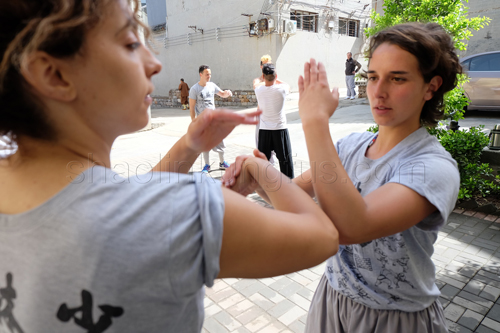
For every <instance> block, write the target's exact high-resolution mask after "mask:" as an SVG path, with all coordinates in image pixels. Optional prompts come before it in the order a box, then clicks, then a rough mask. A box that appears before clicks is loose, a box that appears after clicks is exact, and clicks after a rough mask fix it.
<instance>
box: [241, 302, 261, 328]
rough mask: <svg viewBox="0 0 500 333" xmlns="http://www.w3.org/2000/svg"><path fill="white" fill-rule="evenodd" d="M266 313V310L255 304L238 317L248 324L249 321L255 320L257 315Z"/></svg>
mask: <svg viewBox="0 0 500 333" xmlns="http://www.w3.org/2000/svg"><path fill="white" fill-rule="evenodd" d="M264 314H265V312H264V310H262V309H261V308H259V307H257V306H254V307H251V308H250V309H248V310H246V311H245V312H243V313H242V314H240V315H238V316H236V319H238V321H239V322H241V323H242V324H243V325H247V324H248V323H249V322H251V321H253V320H254V319H256V318H257V317H260V316H262V315H264Z"/></svg>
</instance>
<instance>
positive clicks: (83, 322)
mask: <svg viewBox="0 0 500 333" xmlns="http://www.w3.org/2000/svg"><path fill="white" fill-rule="evenodd" d="M92 307H93V300H92V294H91V293H90V292H88V291H87V290H82V305H81V306H77V307H75V308H69V307H68V306H67V305H66V303H63V304H61V306H60V307H59V310H58V311H57V315H56V316H57V319H59V320H60V321H62V322H68V321H70V320H71V319H73V321H74V323H75V324H76V325H78V326H80V327H82V328H85V329H86V330H87V333H102V332H104V331H105V330H107V329H108V328H109V327H110V326H111V325H112V324H113V322H112V318H113V317H120V316H121V315H123V313H124V310H123V308H121V307H118V306H112V305H99V306H98V307H99V309H101V311H102V313H103V314H102V315H101V316H100V317H99V320H98V321H97V322H96V323H94V319H93V318H92ZM77 314H80V317H77V316H76V315H77Z"/></svg>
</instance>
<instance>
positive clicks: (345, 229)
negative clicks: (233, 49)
mask: <svg viewBox="0 0 500 333" xmlns="http://www.w3.org/2000/svg"><path fill="white" fill-rule="evenodd" d="M368 57H369V66H368V85H367V95H368V99H369V101H370V107H371V111H372V115H373V117H374V119H375V122H376V123H377V124H378V125H379V132H378V133H376V134H373V133H369V132H365V133H353V134H351V135H349V136H347V137H345V138H342V139H340V140H339V141H338V142H337V143H335V144H334V143H333V142H332V139H331V136H330V128H329V126H328V122H329V119H330V117H331V116H332V114H333V113H334V111H335V109H336V108H337V106H338V98H339V94H338V90H337V89H334V90H333V92H330V91H329V88H328V80H327V76H326V71H325V67H324V66H323V64H321V63H319V64H317V63H316V62H315V61H314V60H313V59H312V60H311V62H310V63H306V65H305V68H304V77H300V78H299V93H300V99H299V112H300V117H301V119H302V126H303V128H304V133H305V138H306V142H307V149H308V153H309V158H310V161H311V166H315V167H314V168H312V169H311V170H308V171H306V173H305V174H303V175H301V176H299V177H297V178H295V179H294V182H295V183H296V184H298V185H299V186H301V187H302V189H304V190H305V191H306V192H307V193H309V194H310V195H311V196H316V198H317V199H318V201H319V203H320V205H321V208H322V209H323V210H324V211H325V212H326V213H327V215H328V216H329V217H330V218H331V219H332V221H333V222H334V224H335V226H336V227H337V229H338V231H339V239H340V244H341V246H340V248H339V252H338V253H337V255H335V256H333V257H331V258H330V259H328V261H327V265H326V270H325V274H324V275H323V278H322V279H321V282H320V283H319V286H318V288H317V290H316V293H315V295H314V297H313V300H312V302H311V308H310V311H309V315H308V319H307V325H306V332H308V333H312V332H314V333H330V332H356V333H365V332H376V333H379V332H380V333H382V332H384V333H386V332H405V333H406V332H415V333H422V332H446V331H447V328H446V322H445V318H444V315H443V309H442V307H441V304H440V303H439V300H438V297H439V295H440V292H439V288H438V287H437V285H436V283H435V280H436V278H435V267H434V264H433V262H432V260H431V255H432V253H433V251H434V248H433V243H434V242H435V241H436V239H437V234H438V231H439V229H440V228H441V227H442V226H443V225H444V224H445V223H446V221H447V219H448V216H449V214H450V213H451V211H452V210H453V207H454V205H455V202H456V198H457V194H458V188H459V183H460V182H459V173H458V169H457V165H456V162H455V161H454V160H453V159H452V157H451V156H450V154H449V153H448V152H446V151H445V149H444V148H443V147H442V146H441V145H440V144H439V142H438V141H437V139H436V138H435V137H433V136H431V135H430V134H429V133H428V132H427V130H426V128H425V126H426V125H427V126H429V125H430V126H432V125H435V124H436V123H437V120H438V119H440V117H442V115H443V111H442V102H443V95H444V93H446V92H447V91H450V90H451V89H453V88H454V87H455V85H456V81H457V74H458V73H460V72H461V67H460V64H459V62H458V58H457V56H456V54H455V51H454V46H453V41H452V39H451V38H450V36H449V35H448V34H447V33H446V32H445V31H444V30H443V29H442V28H441V27H440V26H439V25H437V24H434V23H429V24H417V23H414V24H402V25H397V26H394V27H392V28H389V29H387V30H384V31H381V32H380V33H378V34H377V35H375V36H374V37H372V39H371V40H370V44H369V48H368ZM255 155H256V156H261V155H259V154H258V152H256V154H255ZM242 163H243V164H242ZM245 163H253V160H252V161H250V162H247V161H245V157H242V158H237V160H236V162H235V163H233V165H232V166H231V168H230V169H228V170H227V171H226V174H225V175H224V180H223V181H224V182H225V183H226V184H227V186H229V187H233V188H234V189H235V190H236V191H240V192H243V193H245V194H246V193H247V192H248V191H246V188H248V186H246V185H245V182H244V181H243V180H241V181H240V178H238V179H235V178H234V176H233V174H239V173H240V170H241V166H242V165H243V166H245ZM244 169H245V168H243V170H244ZM246 181H248V178H247V179H246ZM241 188H243V190H241ZM257 190H258V191H259V193H260V194H261V196H263V197H264V198H265V197H266V193H262V191H260V189H258V188H257ZM245 191H246V192H245Z"/></svg>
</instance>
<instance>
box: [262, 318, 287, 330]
mask: <svg viewBox="0 0 500 333" xmlns="http://www.w3.org/2000/svg"><path fill="white" fill-rule="evenodd" d="M285 328H286V326H285V325H283V324H282V323H280V322H279V321H274V322H272V323H271V324H270V325H268V326H266V327H265V328H263V329H261V330H260V331H259V333H278V332H282V331H283V330H284V329H285Z"/></svg>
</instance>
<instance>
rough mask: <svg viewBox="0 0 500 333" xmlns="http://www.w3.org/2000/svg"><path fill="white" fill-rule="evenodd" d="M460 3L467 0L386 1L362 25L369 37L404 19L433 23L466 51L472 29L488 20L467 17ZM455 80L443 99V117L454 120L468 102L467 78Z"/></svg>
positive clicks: (479, 27) (459, 115)
mask: <svg viewBox="0 0 500 333" xmlns="http://www.w3.org/2000/svg"><path fill="white" fill-rule="evenodd" d="M463 2H466V3H468V2H469V0H385V1H384V5H383V8H384V15H380V14H379V13H377V12H376V11H375V10H373V11H372V13H371V16H370V17H371V20H372V22H373V23H374V24H373V26H372V27H369V28H365V34H366V36H367V37H370V36H373V35H374V34H376V33H377V32H379V31H381V30H383V29H385V28H388V27H391V26H393V25H396V24H400V23H405V22H423V23H427V22H436V23H438V24H440V25H441V26H442V27H443V28H444V29H445V30H446V31H447V32H448V33H449V34H450V36H452V38H453V41H454V42H455V48H456V49H457V50H460V51H465V50H466V49H467V44H466V41H468V40H469V39H470V37H471V36H472V31H477V30H479V29H481V28H483V27H485V26H486V25H488V24H489V22H490V21H491V20H490V18H488V17H485V16H483V17H472V18H468V17H467V14H468V8H467V7H466V6H465V5H464V4H463ZM457 79H458V82H459V84H458V86H457V88H455V89H454V90H452V91H450V92H449V93H447V94H446V95H445V98H444V110H445V117H446V118H451V119H453V120H460V119H463V108H464V107H465V106H467V105H469V102H468V99H467V98H466V97H465V95H464V91H463V88H462V84H463V83H464V82H465V80H466V78H465V76H463V75H461V76H459V77H458V78H457Z"/></svg>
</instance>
